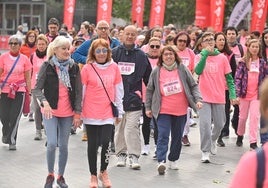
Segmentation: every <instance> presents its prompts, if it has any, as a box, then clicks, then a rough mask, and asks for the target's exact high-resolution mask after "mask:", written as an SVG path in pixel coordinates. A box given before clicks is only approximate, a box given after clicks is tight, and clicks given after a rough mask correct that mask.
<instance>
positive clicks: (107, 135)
mask: <svg viewBox="0 0 268 188" xmlns="http://www.w3.org/2000/svg"><path fill="white" fill-rule="evenodd" d="M85 126H86V130H87V137H88V140H87V156H88V164H89V171H90V173H91V175H97V152H98V147H99V142H100V144H101V146H102V149H101V168H100V171H101V172H103V171H104V170H106V169H107V166H108V164H109V156H110V155H109V142H110V139H111V134H112V128H113V125H112V124H105V125H89V124H85Z"/></svg>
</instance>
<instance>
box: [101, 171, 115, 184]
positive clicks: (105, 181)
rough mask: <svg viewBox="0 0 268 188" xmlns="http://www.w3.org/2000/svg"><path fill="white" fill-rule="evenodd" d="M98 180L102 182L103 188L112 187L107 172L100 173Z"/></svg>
mask: <svg viewBox="0 0 268 188" xmlns="http://www.w3.org/2000/svg"><path fill="white" fill-rule="evenodd" d="M99 180H100V181H102V185H103V187H104V188H111V187H112V183H111V181H110V179H109V177H108V173H107V170H104V171H103V172H101V173H100V174H99Z"/></svg>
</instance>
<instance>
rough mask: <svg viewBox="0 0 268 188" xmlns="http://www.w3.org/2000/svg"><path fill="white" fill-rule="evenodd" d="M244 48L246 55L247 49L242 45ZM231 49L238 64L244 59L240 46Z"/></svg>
mask: <svg viewBox="0 0 268 188" xmlns="http://www.w3.org/2000/svg"><path fill="white" fill-rule="evenodd" d="M242 48H243V51H244V55H245V54H246V52H247V48H246V47H245V46H243V45H242ZM230 49H231V50H232V52H233V53H234V55H235V60H236V63H238V62H239V61H240V60H241V59H242V57H241V53H240V50H239V47H238V45H236V46H235V47H230Z"/></svg>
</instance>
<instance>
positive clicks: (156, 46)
mask: <svg viewBox="0 0 268 188" xmlns="http://www.w3.org/2000/svg"><path fill="white" fill-rule="evenodd" d="M150 48H152V49H154V48H156V49H159V48H160V45H150Z"/></svg>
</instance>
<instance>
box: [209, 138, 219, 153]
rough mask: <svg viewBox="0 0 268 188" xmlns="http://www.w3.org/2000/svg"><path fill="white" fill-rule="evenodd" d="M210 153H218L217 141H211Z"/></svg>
mask: <svg viewBox="0 0 268 188" xmlns="http://www.w3.org/2000/svg"><path fill="white" fill-rule="evenodd" d="M210 153H211V154H212V155H216V154H217V144H216V141H212V142H211V148H210Z"/></svg>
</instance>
